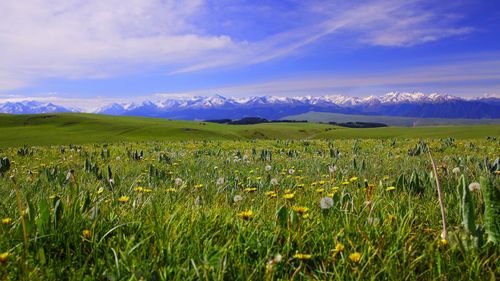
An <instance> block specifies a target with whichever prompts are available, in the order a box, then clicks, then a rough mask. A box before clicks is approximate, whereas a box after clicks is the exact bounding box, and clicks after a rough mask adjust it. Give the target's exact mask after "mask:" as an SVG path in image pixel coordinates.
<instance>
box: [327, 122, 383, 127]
mask: <svg viewBox="0 0 500 281" xmlns="http://www.w3.org/2000/svg"><path fill="white" fill-rule="evenodd" d="M328 124H330V125H336V126H341V127H347V128H378V127H387V124H384V123H376V122H345V123H337V122H329V123H328Z"/></svg>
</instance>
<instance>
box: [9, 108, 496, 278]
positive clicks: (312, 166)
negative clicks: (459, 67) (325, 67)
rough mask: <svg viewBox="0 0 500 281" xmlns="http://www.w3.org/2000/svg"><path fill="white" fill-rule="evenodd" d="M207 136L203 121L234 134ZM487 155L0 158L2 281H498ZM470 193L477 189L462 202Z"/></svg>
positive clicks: (210, 152) (249, 148) (261, 149)
mask: <svg viewBox="0 0 500 281" xmlns="http://www.w3.org/2000/svg"><path fill="white" fill-rule="evenodd" d="M77 117H78V118H82V116H77ZM71 118H72V116H68V117H67V118H64V119H65V122H68V121H67V120H70V119H71ZM103 118H104V117H103ZM106 118H108V117H106ZM2 120H3V121H2V126H4V127H5V126H9V125H8V124H7V123H8V122H7V121H6V119H2ZM35 120H37V121H33V122H41V123H43V122H44V120H43V119H41V120H38V119H35ZM78 120H81V119H78ZM116 120H122V119H121V118H117V119H116ZM14 121H15V120H14ZM14 121H9V122H14ZM133 121H134V122H137V123H139V122H141V121H142V122H144V127H146V126H151V127H146V128H143V130H145V131H141V132H150V131H148V130H149V129H147V128H152V127H153V125H151V123H150V122H151V121H149V120H142V119H134V120H133ZM87 122H88V124H93V126H102V128H103V131H104V129H107V127H106V126H107V125H106V124H100V125H99V124H96V122H97V121H95V119H89V120H88V121H87ZM155 122H158V123H157V125H156V126H157V127H156V128H160V127H161V126H162V125H163V124H168V122H160V121H155ZM137 123H134V124H135V125H134V126H136V125H137ZM120 124H123V123H120ZM175 124H177V126H176V127H175V129H172V128H169V129H165V132H176V133H178V134H182V132H183V131H182V130H179V128H184V127H187V126H188V125H190V124H191V125H192V124H193V123H183V122H176V123H175ZM11 125H12V123H11ZM11 125H10V126H11ZM273 125H274V124H273ZM278 125H279V124H277V125H276V126H278ZM52 126H53V127H50V128H51V130H54V129H59V130H65V129H64V128H65V126H64V124H59V125H57V126H54V125H52ZM66 126H69V127H70V128H71V125H66ZM121 126H125V125H121ZM199 126H200V128H201V126H203V125H199ZM206 126H210V127H211V126H212V125H206ZM286 126H288V125H286ZM11 127H12V126H11ZM117 127H118V126H117ZM264 127H265V126H264ZM292 127H293V126H292ZM89 128H90V126H89ZM219 128H224V127H219V126H216V125H213V131H214V132H218V133H219V134H220V135H225V136H237V137H235V139H238V138H240V137H239V136H238V135H235V133H234V131H225V130H223V129H219ZM239 128H244V127H239ZM260 128H262V127H260ZM266 128H267V127H266ZM273 128H274V127H273ZM278 128H281V127H278ZM314 128H321V126H318V127H311V128H309V129H310V130H313V129H314ZM89 130H90V129H89ZM120 130H125V129H124V127H120V129H116V131H114V132H115V133H117V134H118V132H120ZM137 130H140V129H137ZM168 130H170V131H168ZM239 130H245V129H239ZM81 131H82V129H81V128H80V129H78V130H75V134H76V133H77V132H81ZM339 131H340V130H339ZM65 132H66V131H65ZM91 133H92V132H91V131H86V132H83V136H82V137H81V138H80V140H82V141H83V140H84V138H85V137H87V138H90V139H92V138H93V137H94V136H92V135H90V134H91ZM279 133H281V132H279ZM330 133H331V132H330V131H329V132H326V133H325V134H330ZM103 134H104V133H103ZM165 134H166V133H165ZM4 136H5V135H4V134H2V137H4ZM108 136H110V134H109V135H108ZM129 136H130V135H129ZM179 138H180V137H179ZM73 140H74V139H72V141H73ZM132 140H134V139H133V138H132ZM499 144H500V143H499V141H498V140H492V139H489V140H487V139H485V138H483V139H480V140H452V139H442V140H426V142H425V143H422V142H420V141H419V140H416V139H378V140H375V139H371V140H360V139H353V140H247V141H234V140H228V141H219V140H215V141H186V140H184V141H168V142H167V141H152V142H121V143H115V144H96V143H92V144H84V145H71V146H68V145H65V146H61V145H58V146H51V147H23V148H0V158H3V157H7V158H8V159H9V160H10V167H8V168H6V167H7V165H6V160H3V161H2V167H3V168H0V171H1V173H0V219H1V220H2V223H1V224H0V280H18V279H24V280H291V279H294V280H310V279H313V280H315V279H318V280H498V277H499V276H500V266H499V264H500V248H499V246H498V244H494V242H486V241H487V240H493V238H495V236H494V235H500V227H499V222H500V221H499V220H497V219H496V218H498V216H499V215H500V214H499V213H498V210H500V209H498V210H497V213H494V212H493V213H491V210H492V208H490V206H496V207H499V206H500V198H499V197H500V191H499V190H498V187H499V186H500V185H499V172H498V169H499V168H498V167H495V166H492V163H493V162H492V161H493V159H495V158H496V157H498V156H499V155H500V150H499V148H500V145H499ZM429 148H430V150H431V151H432V152H433V157H434V160H435V162H436V165H437V172H438V178H439V181H440V186H441V188H442V193H443V198H444V200H443V201H444V206H445V209H446V222H447V236H446V239H443V238H442V219H441V213H440V206H439V204H438V199H437V197H438V196H437V193H436V185H435V175H436V174H435V173H434V172H433V169H432V166H431V165H430V160H429V157H428V155H427V153H425V151H426V149H429ZM485 157H487V158H488V160H487V161H486V162H485V160H484V159H485ZM485 163H486V164H488V165H486V164H485ZM473 182H481V186H480V189H479V190H476V189H475V188H473V192H469V185H470V184H471V183H473ZM471 186H472V187H476V186H477V185H475V184H473V185H471ZM495 188H497V190H496V191H495ZM495 192H496V193H495ZM492 194H493V195H492ZM495 196H496V197H495ZM493 199H494V200H493ZM485 200H489V201H485ZM492 200H493V201H492ZM495 200H496V201H495ZM464 206H465V207H464ZM485 208H486V209H485ZM463 214H466V216H464V215H463ZM464 217H467V218H468V220H467V223H465V224H464V223H463V221H464ZM492 217H493V218H494V219H493V220H492V219H491V218H492ZM476 224H478V225H479V224H481V225H483V226H482V227H479V228H477V229H476ZM470 225H472V226H473V227H470ZM495 225H496V226H497V231H498V233H497V234H495V233H496V232H494V230H495V229H494V228H492V226H495ZM464 226H465V227H464ZM483 227H485V228H486V232H485V230H484V229H485V228H483ZM472 228H473V229H472ZM492 230H493V232H492ZM497 238H498V240H500V237H497ZM498 240H497V241H498Z"/></svg>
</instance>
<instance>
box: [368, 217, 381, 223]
mask: <svg viewBox="0 0 500 281" xmlns="http://www.w3.org/2000/svg"><path fill="white" fill-rule="evenodd" d="M379 222H380V219H378V218H372V217H368V223H369V224H373V225H375V224H378V223H379Z"/></svg>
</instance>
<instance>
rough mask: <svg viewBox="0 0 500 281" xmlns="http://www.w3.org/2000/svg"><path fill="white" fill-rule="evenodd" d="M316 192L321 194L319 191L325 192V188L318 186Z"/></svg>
mask: <svg viewBox="0 0 500 281" xmlns="http://www.w3.org/2000/svg"><path fill="white" fill-rule="evenodd" d="M316 192H317V193H319V194H321V193H323V192H325V189H324V188H318V189H316Z"/></svg>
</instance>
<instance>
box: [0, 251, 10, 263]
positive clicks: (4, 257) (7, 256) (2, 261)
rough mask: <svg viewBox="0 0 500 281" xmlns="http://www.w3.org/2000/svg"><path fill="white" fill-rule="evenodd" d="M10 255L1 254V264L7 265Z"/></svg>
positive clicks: (6, 253)
mask: <svg viewBox="0 0 500 281" xmlns="http://www.w3.org/2000/svg"><path fill="white" fill-rule="evenodd" d="M9 256H10V253H9V252H5V253H1V254H0V263H6V262H7V260H8V259H9Z"/></svg>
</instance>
